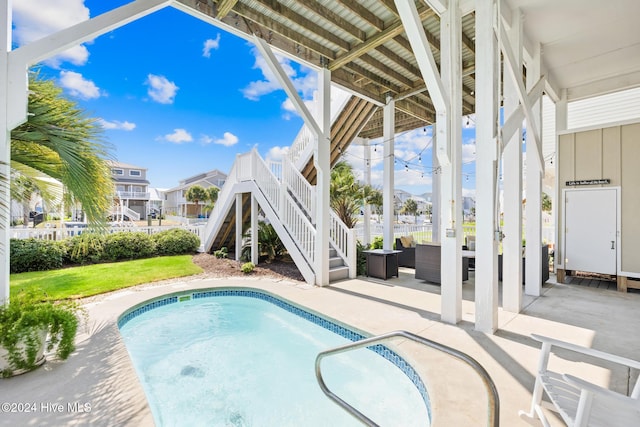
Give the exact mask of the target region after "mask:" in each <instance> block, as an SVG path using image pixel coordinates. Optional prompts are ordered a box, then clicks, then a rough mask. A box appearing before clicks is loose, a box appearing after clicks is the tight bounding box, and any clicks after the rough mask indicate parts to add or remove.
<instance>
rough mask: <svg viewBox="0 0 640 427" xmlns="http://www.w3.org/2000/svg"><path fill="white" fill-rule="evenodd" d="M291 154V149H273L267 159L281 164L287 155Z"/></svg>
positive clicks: (276, 147) (268, 153) (277, 147)
mask: <svg viewBox="0 0 640 427" xmlns="http://www.w3.org/2000/svg"><path fill="white" fill-rule="evenodd" d="M288 152H289V147H279V146H275V147H271V148H270V149H269V151H268V152H267V155H266V159H267V160H271V161H274V162H279V161H280V160H282V159H283V158H284V156H286V155H287V153H288Z"/></svg>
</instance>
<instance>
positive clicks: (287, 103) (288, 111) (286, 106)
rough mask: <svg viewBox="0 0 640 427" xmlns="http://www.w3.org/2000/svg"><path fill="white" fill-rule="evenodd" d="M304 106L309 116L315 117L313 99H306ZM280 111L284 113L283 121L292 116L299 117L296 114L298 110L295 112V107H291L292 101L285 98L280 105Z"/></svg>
mask: <svg viewBox="0 0 640 427" xmlns="http://www.w3.org/2000/svg"><path fill="white" fill-rule="evenodd" d="M304 105H306V107H307V110H309V112H311V115H313V116H315V114H316V103H315V101H314V100H313V99H308V100H306V101H304ZM282 109H283V110H284V111H285V114H283V116H282V117H283V118H284V119H285V120H290V119H291V117H292V116H293V115H294V114H295V115H297V116H299V115H300V114H298V110H296V107H295V106H294V105H293V101H291V98H287V99H285V100H284V102H283V103H282Z"/></svg>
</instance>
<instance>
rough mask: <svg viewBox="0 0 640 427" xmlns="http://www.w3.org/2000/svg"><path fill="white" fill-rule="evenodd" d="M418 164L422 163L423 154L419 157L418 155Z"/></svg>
mask: <svg viewBox="0 0 640 427" xmlns="http://www.w3.org/2000/svg"><path fill="white" fill-rule="evenodd" d="M418 162H419V163H422V154H419V155H418Z"/></svg>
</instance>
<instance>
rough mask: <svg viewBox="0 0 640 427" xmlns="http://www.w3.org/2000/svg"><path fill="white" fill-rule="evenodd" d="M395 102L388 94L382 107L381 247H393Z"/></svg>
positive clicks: (389, 248) (388, 248) (387, 248)
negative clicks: (382, 218)
mask: <svg viewBox="0 0 640 427" xmlns="http://www.w3.org/2000/svg"><path fill="white" fill-rule="evenodd" d="M395 110H396V103H395V101H394V100H393V98H391V97H390V96H387V104H386V105H385V106H384V107H383V112H382V115H383V121H382V141H383V144H384V149H383V161H382V165H383V172H382V175H383V181H384V182H383V184H382V215H383V217H384V220H383V221H384V222H383V227H382V248H383V249H385V250H391V249H393V243H394V234H393V224H394V219H395V218H394V215H393V205H394V203H393V190H394V179H393V178H394V168H395V154H394V153H393V152H394V150H395V129H396V116H395Z"/></svg>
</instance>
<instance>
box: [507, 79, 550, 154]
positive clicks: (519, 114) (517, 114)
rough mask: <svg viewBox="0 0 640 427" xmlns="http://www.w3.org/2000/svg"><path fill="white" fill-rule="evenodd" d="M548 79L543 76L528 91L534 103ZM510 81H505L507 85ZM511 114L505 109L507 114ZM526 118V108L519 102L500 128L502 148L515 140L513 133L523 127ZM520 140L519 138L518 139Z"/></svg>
mask: <svg viewBox="0 0 640 427" xmlns="http://www.w3.org/2000/svg"><path fill="white" fill-rule="evenodd" d="M546 83H547V80H546V79H545V78H544V77H541V78H540V79H539V80H538V82H537V83H536V84H535V85H534V86H533V88H532V89H531V90H530V91H529V92H528V94H527V96H528V97H529V100H530V102H532V103H534V102H536V101H538V100H539V99H540V97H541V96H542V93H543V92H544V90H545V88H546V87H547V85H546ZM507 84H508V83H506V82H505V86H506V85H507ZM507 114H509V113H508V112H507V111H505V116H506V115H507ZM524 119H525V115H524V108H523V106H522V104H519V105H518V106H517V107H516V108H515V109H513V110H512V111H511V114H509V115H508V117H507V119H506V120H505V121H504V124H503V125H502V128H501V129H500V132H501V134H500V136H501V138H500V139H501V140H502V144H503V146H502V149H503V150H504V148H505V147H506V146H507V145H508V144H509V142H510V141H513V138H511V137H512V136H513V133H514V132H515V131H516V130H517V129H520V128H522V121H523V120H524ZM518 140H519V139H518Z"/></svg>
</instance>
